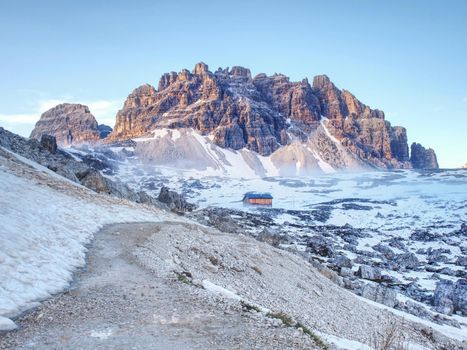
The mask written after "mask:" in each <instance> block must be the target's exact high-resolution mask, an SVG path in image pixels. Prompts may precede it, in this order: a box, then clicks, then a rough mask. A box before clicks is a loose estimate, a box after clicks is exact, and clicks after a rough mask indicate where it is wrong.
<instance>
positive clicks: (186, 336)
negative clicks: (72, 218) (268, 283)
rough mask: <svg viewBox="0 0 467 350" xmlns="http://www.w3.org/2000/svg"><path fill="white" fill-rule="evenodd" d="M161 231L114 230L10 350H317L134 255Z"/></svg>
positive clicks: (28, 318) (22, 322) (8, 344)
mask: <svg viewBox="0 0 467 350" xmlns="http://www.w3.org/2000/svg"><path fill="white" fill-rule="evenodd" d="M155 226H157V225H155V224H123V225H112V226H107V227H106V228H104V229H103V230H101V231H100V232H99V233H98V234H96V236H95V240H94V242H93V243H92V246H91V247H90V249H89V252H88V259H87V260H88V261H87V266H86V269H85V270H83V271H80V272H79V273H78V274H77V276H76V280H75V282H74V284H73V285H72V286H71V288H70V290H69V291H67V292H65V293H62V294H59V295H57V296H55V297H53V298H52V299H50V300H47V301H45V302H44V303H43V304H42V305H41V306H39V307H38V308H36V309H34V310H33V311H32V312H30V313H28V314H25V315H23V316H22V317H20V318H18V319H16V322H17V324H18V325H19V326H20V328H19V329H18V330H16V331H13V332H10V333H6V334H4V335H0V348H1V349H7V348H8V349H9V348H17V349H149V348H150V349H252V348H274V349H290V348H294V349H311V348H316V345H314V344H313V343H312V342H311V340H310V338H309V337H308V336H306V335H304V334H303V333H301V332H299V331H298V330H296V329H294V328H292V327H285V326H280V325H278V323H277V322H274V321H275V320H271V319H269V318H265V317H262V316H261V315H259V314H258V313H250V312H246V311H243V310H242V309H241V307H239V303H238V302H235V301H233V300H228V299H225V298H222V297H218V296H213V295H212V294H211V293H209V292H208V291H206V290H204V289H201V288H198V287H196V286H193V285H189V284H185V283H182V282H181V281H180V280H178V279H177V277H176V275H175V274H174V273H173V272H172V273H170V274H167V273H165V271H156V270H154V271H151V270H150V269H148V268H145V267H142V266H141V264H139V263H137V262H136V261H135V255H134V250H135V249H137V248H138V247H141V246H142V245H143V244H144V242H145V241H146V240H147V239H148V237H149V236H150V235H151V234H153V233H154V232H155Z"/></svg>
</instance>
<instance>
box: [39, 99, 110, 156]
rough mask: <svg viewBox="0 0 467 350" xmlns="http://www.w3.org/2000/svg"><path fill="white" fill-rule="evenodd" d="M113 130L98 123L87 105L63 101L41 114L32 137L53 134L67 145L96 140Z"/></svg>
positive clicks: (61, 143) (62, 144) (60, 142)
mask: <svg viewBox="0 0 467 350" xmlns="http://www.w3.org/2000/svg"><path fill="white" fill-rule="evenodd" d="M109 129H110V130H109ZM111 131H112V129H111V128H110V127H106V126H105V125H101V126H99V125H98V124H97V121H96V118H95V117H94V116H93V115H92V114H91V112H90V111H89V108H88V107H87V106H84V105H81V104H74V103H63V104H60V105H58V106H55V107H54V108H51V109H49V110H48V111H46V112H44V113H43V114H42V115H41V118H40V120H39V121H38V122H37V123H36V126H35V127H34V130H33V131H32V133H31V136H30V137H31V138H34V139H38V140H40V139H41V137H42V135H52V136H55V138H56V139H57V143H58V144H59V145H60V146H65V147H67V146H72V145H75V146H76V145H81V144H84V143H93V142H96V141H98V140H99V139H101V138H103V137H105V136H107V135H108V134H109V133H110V132H111Z"/></svg>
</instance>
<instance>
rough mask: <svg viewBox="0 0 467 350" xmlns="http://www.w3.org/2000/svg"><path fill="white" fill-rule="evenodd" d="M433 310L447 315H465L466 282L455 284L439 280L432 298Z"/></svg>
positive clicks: (463, 280)
mask: <svg viewBox="0 0 467 350" xmlns="http://www.w3.org/2000/svg"><path fill="white" fill-rule="evenodd" d="M433 305H434V307H435V310H436V311H438V312H441V313H444V314H447V315H451V314H452V313H460V314H462V315H464V316H465V315H467V280H465V279H460V280H458V281H457V282H455V283H454V282H452V281H448V280H441V281H439V282H438V283H437V284H436V289H435V293H434V296H433Z"/></svg>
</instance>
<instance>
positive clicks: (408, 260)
mask: <svg viewBox="0 0 467 350" xmlns="http://www.w3.org/2000/svg"><path fill="white" fill-rule="evenodd" d="M393 262H394V263H395V264H396V265H397V266H398V268H399V269H415V268H417V267H418V265H419V263H420V262H419V261H418V258H417V256H416V255H415V254H414V253H403V254H397V255H396V256H395V258H394V259H393Z"/></svg>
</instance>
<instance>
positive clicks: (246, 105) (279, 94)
mask: <svg viewBox="0 0 467 350" xmlns="http://www.w3.org/2000/svg"><path fill="white" fill-rule="evenodd" d="M46 113H47V112H46ZM323 122H324V123H325V124H326V127H325V130H326V135H324V134H323V133H320V130H321V129H322V125H323ZM163 128H168V129H193V130H196V131H197V132H199V133H201V134H202V135H204V136H209V137H210V139H211V140H212V142H213V144H215V145H216V146H219V147H222V148H228V149H233V150H241V149H247V150H250V151H253V152H256V153H258V154H259V155H261V156H271V155H272V154H274V153H275V152H277V151H279V150H280V151H281V153H284V152H285V151H286V150H287V149H289V148H290V147H289V146H290V145H294V144H297V143H301V144H302V146H304V147H305V146H306V148H307V149H309V150H310V151H311V153H313V154H317V156H316V157H315V158H316V160H319V159H323V160H324V161H326V162H328V163H329V162H330V160H331V159H333V162H332V163H333V164H332V165H333V167H334V168H335V169H346V168H347V167H348V164H347V162H346V161H345V159H344V158H345V157H347V156H345V157H344V156H342V154H343V153H345V154H350V155H351V158H352V157H353V158H355V159H356V160H357V162H358V163H360V164H361V166H362V167H363V168H365V167H368V168H380V169H401V168H402V169H405V168H438V163H437V160H436V155H435V153H434V151H433V150H425V148H423V146H420V147H422V148H420V147H418V146H417V145H415V146H414V145H412V150H414V152H412V156H410V152H409V145H408V143H407V131H406V129H405V128H404V127H401V126H392V125H391V123H390V122H389V121H387V120H386V119H385V115H384V112H383V111H381V110H378V109H372V108H370V107H369V106H367V105H365V104H364V103H362V102H361V101H360V100H358V99H357V98H356V97H355V96H354V95H353V94H352V93H351V92H349V91H348V90H340V89H339V88H337V87H336V86H335V85H334V83H333V82H332V81H331V80H330V79H329V77H328V76H326V75H317V76H315V77H314V78H313V83H312V84H310V83H309V81H308V79H306V78H305V79H303V80H301V81H298V82H293V81H290V79H289V78H288V77H287V76H285V75H283V74H277V73H276V74H274V75H272V76H267V75H266V74H264V73H260V74H257V75H256V76H254V77H252V75H251V72H250V70H249V69H248V68H244V67H240V66H234V67H232V68H230V69H229V68H225V69H222V68H219V69H218V70H216V71H215V72H211V71H209V68H208V66H207V65H206V64H205V63H203V62H200V63H197V64H196V65H195V67H194V69H193V70H192V71H191V72H190V71H189V70H187V69H183V70H181V71H180V72H179V73H176V72H170V73H165V74H163V75H162V76H161V78H160V80H159V82H158V84H157V89H156V88H155V87H154V86H152V85H150V84H144V85H141V86H139V87H137V88H136V89H134V90H133V91H132V92H131V93H130V95H128V97H127V99H126V100H125V102H124V104H123V107H122V109H120V110H119V111H118V112H117V115H116V122H115V127H114V129H113V131H112V132H111V133H110V134H109V135H108V136H107V137H106V138H105V139H104V142H105V143H112V142H120V141H124V140H127V139H132V138H138V137H141V136H144V135H146V134H147V133H150V132H152V131H153V130H155V129H163ZM50 129H51V130H50V131H52V132H53V131H54V130H53V129H52V128H50ZM321 131H322V130H321ZM34 133H35V131H33V134H34ZM36 134H37V133H36ZM323 135H324V136H323ZM329 140H332V142H329ZM90 142H91V143H92V142H95V140H94V139H91V140H90ZM338 149H340V150H341V152H338ZM336 155H337V156H336ZM347 158H348V157H347Z"/></svg>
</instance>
